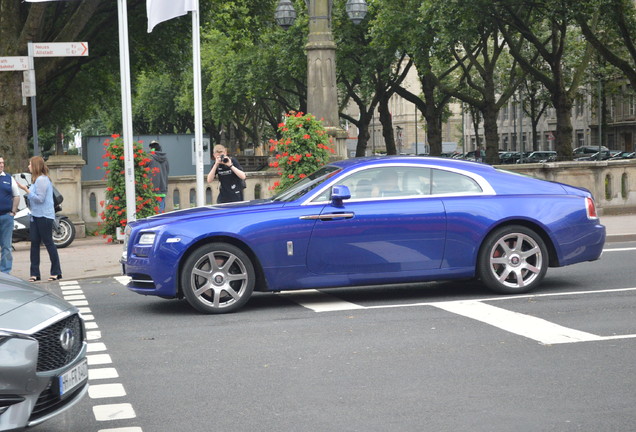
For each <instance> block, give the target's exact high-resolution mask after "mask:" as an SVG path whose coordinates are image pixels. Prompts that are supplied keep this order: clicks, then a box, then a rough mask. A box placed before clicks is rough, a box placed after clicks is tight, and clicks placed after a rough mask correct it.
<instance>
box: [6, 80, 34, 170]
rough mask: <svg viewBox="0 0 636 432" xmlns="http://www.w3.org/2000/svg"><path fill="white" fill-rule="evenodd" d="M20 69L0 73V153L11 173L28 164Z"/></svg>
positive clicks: (25, 167)
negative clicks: (18, 70)
mask: <svg viewBox="0 0 636 432" xmlns="http://www.w3.org/2000/svg"><path fill="white" fill-rule="evenodd" d="M21 82H22V72H0V88H1V89H3V91H1V92H0V155H1V156H2V157H3V158H4V161H5V170H6V171H7V172H9V173H11V174H14V173H19V172H25V171H27V166H28V165H29V161H28V159H29V148H28V143H27V137H28V136H29V105H22V85H21Z"/></svg>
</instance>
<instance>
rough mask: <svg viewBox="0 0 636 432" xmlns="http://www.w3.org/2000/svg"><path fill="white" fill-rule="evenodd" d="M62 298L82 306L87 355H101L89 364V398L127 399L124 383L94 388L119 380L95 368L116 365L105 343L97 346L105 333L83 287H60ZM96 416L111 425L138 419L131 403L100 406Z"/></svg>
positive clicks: (133, 431) (131, 430)
mask: <svg viewBox="0 0 636 432" xmlns="http://www.w3.org/2000/svg"><path fill="white" fill-rule="evenodd" d="M60 288H61V289H62V296H63V297H64V298H65V299H66V300H67V301H69V302H70V303H71V304H74V305H75V306H78V309H79V311H80V314H81V315H82V318H83V319H84V326H85V328H86V330H87V331H86V341H87V344H86V352H87V353H101V354H87V356H86V360H87V362H88V366H89V368H88V379H89V381H91V385H90V386H89V387H88V395H89V397H90V398H91V399H103V398H115V397H123V396H126V390H125V389H124V386H123V384H121V383H108V382H103V381H102V382H103V384H94V383H93V382H92V381H95V380H111V379H117V378H119V373H118V372H117V369H115V368H113V367H95V366H99V365H108V364H111V363H112V359H111V358H110V355H109V354H106V353H104V352H105V351H106V345H105V344H104V343H102V342H96V341H97V340H99V339H101V337H102V333H101V332H100V331H99V330H96V329H97V328H99V326H98V324H97V322H95V317H94V316H93V315H92V311H91V309H90V308H89V307H88V301H86V297H85V296H84V292H83V290H82V289H81V287H80V286H79V285H78V284H77V282H75V281H64V282H63V283H61V284H60ZM93 415H94V416H95V419H96V420H97V421H110V420H122V419H132V418H135V417H136V416H137V415H136V414H135V410H134V409H133V407H132V405H131V404H129V403H124V404H112V405H96V406H93ZM109 431H110V432H143V431H142V429H141V428H140V427H121V428H115V429H101V430H100V431H99V432H109Z"/></svg>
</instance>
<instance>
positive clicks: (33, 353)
mask: <svg viewBox="0 0 636 432" xmlns="http://www.w3.org/2000/svg"><path fill="white" fill-rule="evenodd" d="M37 362H38V342H37V341H36V340H32V339H21V338H14V339H10V340H7V341H5V342H4V343H3V344H2V345H0V431H5V430H13V429H21V428H24V427H31V426H35V425H37V424H40V423H42V422H44V421H46V420H48V419H50V418H52V417H54V416H56V415H58V414H60V413H61V412H63V411H66V410H67V409H69V408H70V407H72V406H73V405H75V404H76V403H78V402H79V401H80V400H81V399H82V398H83V397H84V395H85V394H86V392H87V390H88V377H87V376H86V377H83V376H82V378H81V379H80V380H79V381H78V382H77V384H76V385H75V386H74V387H73V388H72V389H70V390H69V391H68V392H64V391H63V390H60V384H59V381H60V380H59V378H60V377H61V376H63V375H64V374H65V373H66V372H69V371H73V370H74V369H75V370H80V369H81V373H82V375H83V374H84V373H85V372H86V364H85V362H86V343H85V342H83V346H82V349H81V350H80V352H79V354H78V355H77V356H76V357H75V359H73V361H71V362H70V363H68V364H66V365H65V366H64V367H61V368H59V369H55V370H50V371H46V372H36V370H37ZM61 393H62V394H61Z"/></svg>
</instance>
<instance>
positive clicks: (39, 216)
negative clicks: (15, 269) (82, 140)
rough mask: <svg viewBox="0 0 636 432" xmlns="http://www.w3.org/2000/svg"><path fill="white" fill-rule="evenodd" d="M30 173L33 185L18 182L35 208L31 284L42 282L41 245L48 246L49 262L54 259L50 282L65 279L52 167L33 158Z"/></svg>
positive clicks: (32, 216)
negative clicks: (55, 236) (56, 241)
mask: <svg viewBox="0 0 636 432" xmlns="http://www.w3.org/2000/svg"><path fill="white" fill-rule="evenodd" d="M29 171H30V172H31V181H32V184H31V186H30V187H28V188H27V187H26V186H24V185H21V184H20V183H18V186H19V187H20V188H21V189H22V190H24V191H25V192H26V194H27V195H26V196H25V197H26V198H27V199H28V201H29V208H30V209H31V226H30V234H31V270H30V274H31V277H30V278H29V282H35V281H39V280H40V244H41V243H44V246H45V247H46V250H47V252H48V253H49V259H50V260H51V276H50V277H49V281H56V280H60V279H62V269H61V267H60V257H59V255H58V253H57V247H55V244H54V243H53V223H54V222H55V209H54V207H55V206H54V204H53V183H51V179H50V178H49V175H48V174H49V168H48V167H47V166H46V163H45V162H44V159H42V157H41V156H33V157H32V158H31V159H29Z"/></svg>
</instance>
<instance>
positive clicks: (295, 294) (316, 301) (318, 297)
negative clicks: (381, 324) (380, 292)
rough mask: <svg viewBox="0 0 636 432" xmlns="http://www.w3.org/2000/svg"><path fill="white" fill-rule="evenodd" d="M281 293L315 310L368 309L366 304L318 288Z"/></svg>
mask: <svg viewBox="0 0 636 432" xmlns="http://www.w3.org/2000/svg"><path fill="white" fill-rule="evenodd" d="M280 295H283V296H285V297H286V298H289V299H290V300H292V301H293V302H295V303H298V304H299V305H301V306H303V307H306V308H307V309H311V310H313V311H314V312H334V311H344V310H355V309H366V308H365V307H364V306H360V305H357V304H355V303H350V302H347V301H344V300H341V299H339V298H338V297H334V296H332V295H329V294H325V293H324V292H321V291H317V290H299V291H284V292H282V293H280Z"/></svg>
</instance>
